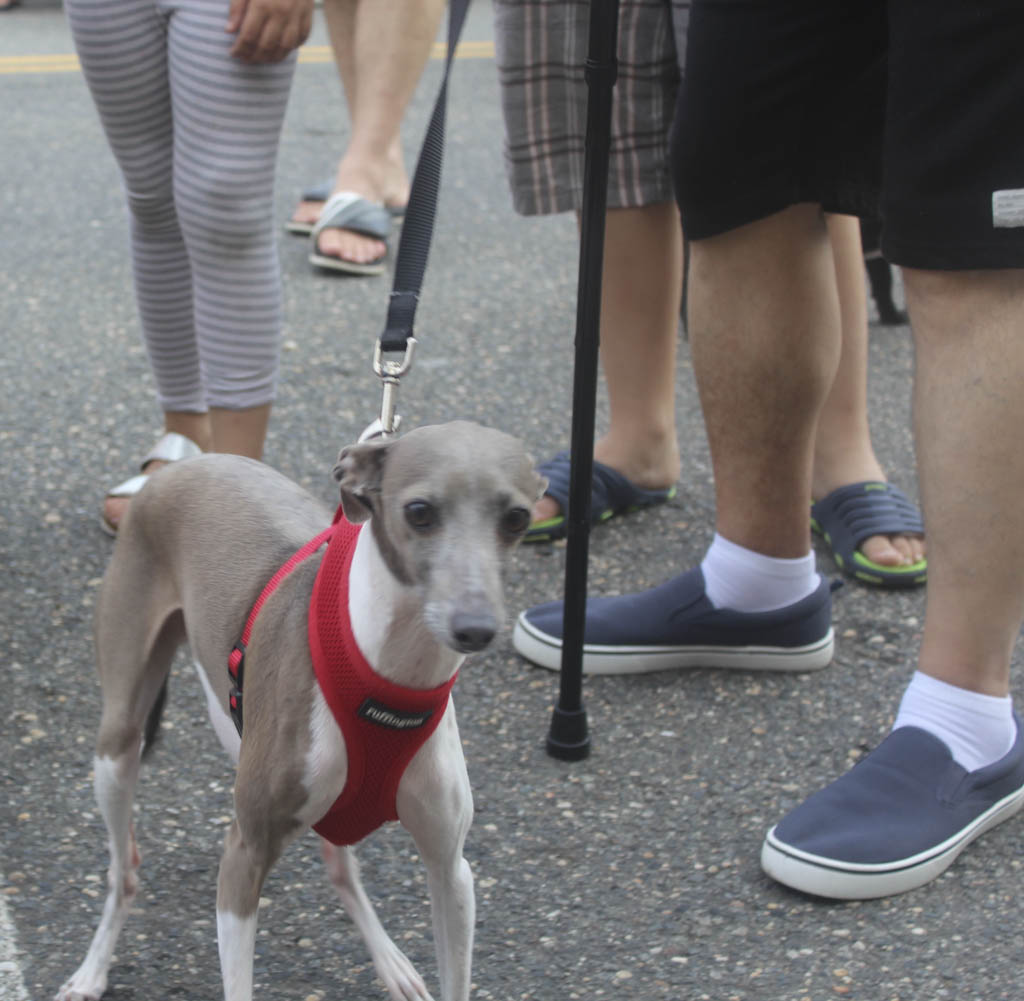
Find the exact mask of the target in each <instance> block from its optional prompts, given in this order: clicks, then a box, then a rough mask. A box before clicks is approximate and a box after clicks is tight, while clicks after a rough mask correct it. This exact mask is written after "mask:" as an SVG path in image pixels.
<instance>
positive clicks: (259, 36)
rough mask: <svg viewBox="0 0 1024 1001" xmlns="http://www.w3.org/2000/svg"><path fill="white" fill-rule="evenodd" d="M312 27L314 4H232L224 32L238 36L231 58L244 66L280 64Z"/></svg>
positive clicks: (290, 0)
mask: <svg viewBox="0 0 1024 1001" xmlns="http://www.w3.org/2000/svg"><path fill="white" fill-rule="evenodd" d="M312 25H313V0H231V7H230V8H229V10H228V22H227V24H226V25H225V27H224V30H225V31H227V32H229V33H230V34H233V35H237V36H238V37H237V38H236V39H235V44H234V46H232V49H231V54H232V55H233V56H234V57H235V58H236V59H241V60H242V62H245V63H277V62H280V61H281V60H282V59H284V58H285V56H287V55H288V53H289V52H292V51H293V50H294V49H297V48H298V47H299V46H300V45H301V44H302V43H303V42H304V41H305V40H306V39H307V38H308V37H309V31H310V28H311V27H312Z"/></svg>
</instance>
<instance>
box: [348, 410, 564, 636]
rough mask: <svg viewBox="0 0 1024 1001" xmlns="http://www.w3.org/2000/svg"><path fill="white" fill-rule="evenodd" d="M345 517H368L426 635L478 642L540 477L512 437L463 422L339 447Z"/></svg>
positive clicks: (491, 618)
mask: <svg viewBox="0 0 1024 1001" xmlns="http://www.w3.org/2000/svg"><path fill="white" fill-rule="evenodd" d="M334 477H335V479H336V480H337V481H338V485H339V486H340V488H341V505H342V509H343V511H344V513H345V517H346V518H348V520H349V521H351V522H354V523H356V522H361V521H366V520H367V519H368V518H369V519H372V520H371V524H370V528H371V530H372V532H373V535H374V538H375V540H376V542H377V546H378V548H379V549H380V552H381V554H382V556H383V558H384V561H385V563H386V564H387V566H388V568H389V570H390V571H391V573H392V574H393V575H394V577H395V578H396V580H398V581H399V582H401V583H402V584H404V585H405V586H406V587H410V588H413V589H415V590H416V591H417V593H418V596H419V599H420V604H421V607H422V609H423V618H424V622H425V623H426V625H427V627H428V628H429V629H430V631H431V633H432V634H433V635H434V636H435V638H436V639H437V640H438V641H439V642H441V643H444V644H445V645H447V646H449V647H451V648H452V649H454V650H456V651H458V652H460V653H472V652H475V651H478V650H482V649H484V648H485V647H486V646H487V645H488V644H489V643H490V642H491V640H492V639H493V638H494V635H495V633H496V632H497V630H498V628H499V626H500V624H501V622H502V620H503V618H504V600H503V595H502V571H503V569H504V566H505V562H506V560H507V558H508V555H509V553H510V552H511V551H512V549H513V548H514V547H515V546H516V545H517V544H518V543H519V541H520V540H521V539H522V537H523V535H524V534H525V532H526V529H527V528H528V527H529V524H530V512H531V509H532V507H533V504H534V502H535V501H536V500H537V498H538V497H540V495H541V494H542V493H543V491H544V488H545V486H546V482H545V481H544V479H543V477H541V476H539V475H538V474H537V472H536V471H535V469H534V464H533V461H532V460H531V459H530V457H529V456H528V455H527V454H526V451H525V450H524V448H523V446H522V445H521V444H520V442H519V441H518V440H517V439H515V438H513V437H512V436H511V435H507V434H504V433H503V432H501V431H495V430H492V429H490V428H485V427H481V426H480V425H478V424H472V423H469V422H466V421H457V422H454V423H451V424H442V425H436V426H431V427H422V428H416V429H415V430H413V431H410V432H409V433H408V434H405V435H403V436H402V437H400V438H394V439H386V440H378V441H369V442H365V443H363V444H359V445H351V446H349V447H347V448H344V449H342V451H341V454H340V455H339V456H338V462H337V465H336V466H335V467H334Z"/></svg>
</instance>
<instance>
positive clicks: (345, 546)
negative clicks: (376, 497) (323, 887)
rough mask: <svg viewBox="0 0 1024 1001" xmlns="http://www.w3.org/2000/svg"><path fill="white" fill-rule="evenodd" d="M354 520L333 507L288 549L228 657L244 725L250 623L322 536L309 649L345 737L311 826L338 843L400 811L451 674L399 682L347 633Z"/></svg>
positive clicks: (236, 712)
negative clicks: (398, 801)
mask: <svg viewBox="0 0 1024 1001" xmlns="http://www.w3.org/2000/svg"><path fill="white" fill-rule="evenodd" d="M359 532H360V528H359V527H357V526H355V525H353V524H351V523H350V522H348V521H346V520H345V518H344V517H343V516H342V514H341V511H340V509H339V511H338V513H337V514H336V515H335V518H334V524H333V525H331V527H330V528H329V529H327V530H326V531H324V532H321V534H320V535H318V536H317V537H316V538H315V539H312V540H310V541H309V542H308V543H306V545H305V546H303V547H302V549H300V550H299V551H298V552H297V553H296V554H295V555H294V556H292V557H291V559H289V560H288V561H287V562H286V563H285V564H284V565H283V566H282V567H281V568H280V570H278V571H277V573H276V574H274V576H273V577H272V578H271V579H270V581H269V583H268V584H267V586H266V587H265V588H264V589H263V592H262V593H261V594H260V596H259V598H258V599H257V600H256V603H255V604H254V605H253V607H252V611H251V612H250V613H249V618H248V620H247V621H246V623H245V629H244V630H243V632H242V638H241V640H240V641H239V642H238V644H236V646H235V648H234V650H232V652H231V656H230V657H229V658H228V674H229V675H230V677H231V681H232V689H231V694H230V698H229V705H230V709H231V716H232V718H233V719H234V721H235V726H236V727H237V728H238V732H239V734H241V732H242V681H243V676H244V665H245V648H246V644H248V642H249V636H250V634H251V633H252V627H253V624H254V623H255V621H256V617H257V616H258V615H259V612H260V609H261V608H262V607H263V605H264V604H265V602H266V600H267V598H268V597H269V596H270V595H271V594H272V593H273V592H274V590H275V589H276V588H277V586H278V584H280V583H281V581H282V580H284V578H285V577H287V576H288V574H289V573H291V572H292V570H294V569H295V567H297V566H298V565H299V564H300V563H301V562H302V561H303V560H305V559H307V558H308V557H309V556H311V555H312V554H313V553H315V552H316V551H317V550H318V549H320V548H321V547H322V546H323V545H324V543H327V552H326V553H325V554H324V558H323V560H322V562H321V563H320V569H319V570H318V571H317V575H316V582H315V583H314V585H313V594H312V597H311V598H310V603H309V617H308V618H309V625H308V630H309V649H310V654H311V655H312V659H313V669H314V671H315V672H316V678H317V681H318V682H319V684H320V690H321V691H322V692H323V696H324V700H325V701H326V702H327V705H328V706H329V707H330V710H331V712H332V714H333V715H334V718H335V720H336V721H337V723H338V726H339V727H340V728H341V732H342V734H343V736H344V738H345V751H346V753H347V755H348V775H347V777H346V780H345V788H344V789H342V791H341V795H340V796H339V797H338V798H337V800H335V802H334V805H333V806H332V807H331V809H330V810H329V811H328V812H327V814H326V815H325V816H324V817H323V818H322V819H321V820H320V821H319V822H318V823H316V824H314V825H313V829H314V830H315V831H316V832H317V834H319V835H321V836H322V837H324V838H326V839H327V840H328V841H330V842H332V843H333V844H336V845H352V844H355V843H356V842H357V841H360V840H362V839H363V838H365V837H366V835H367V834H369V833H371V832H372V831H375V830H376V829H377V828H378V827H380V826H381V824H383V823H385V822H386V821H389V820H397V819H398V811H397V810H396V808H395V798H396V795H397V793H398V783H399V782H400V781H401V778H402V775H403V774H404V772H405V769H406V767H407V766H408V764H409V762H410V761H411V760H412V758H413V756H414V755H415V754H416V752H417V751H418V750H419V749H420V748H421V747H422V746H423V744H424V743H425V742H426V740H427V738H428V737H429V736H430V735H431V734H432V733H433V732H434V730H435V729H437V725H438V724H439V723H440V722H441V719H442V717H443V716H444V711H445V709H446V707H447V705H448V696H449V694H450V692H451V689H452V685H454V684H455V677H454V676H453V677H452V678H451V680H449V681H447V682H446V683H445V684H443V685H440V686H439V687H437V688H431V689H426V690H424V689H419V688H404V687H402V686H401V685H396V684H394V683H393V682H391V681H388V680H387V679H386V678H382V677H381V676H380V675H379V674H377V673H376V672H375V671H374V670H373V668H372V667H371V666H370V665H369V663H367V661H366V658H365V657H364V656H363V654H362V652H361V651H360V649H359V647H358V645H357V644H356V640H355V636H354V635H353V634H352V624H351V622H350V621H349V615H348V579H349V570H350V568H351V565H352V555H353V553H354V552H355V543H356V539H357V538H358V537H359Z"/></svg>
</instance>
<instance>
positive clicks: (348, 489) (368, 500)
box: [331, 441, 391, 525]
mask: <svg viewBox="0 0 1024 1001" xmlns="http://www.w3.org/2000/svg"><path fill="white" fill-rule="evenodd" d="M390 444H391V443H390V442H388V441H368V442H363V443H362V444H359V445H347V446H346V447H345V448H343V449H342V450H341V452H340V454H339V455H338V461H337V463H336V464H335V466H334V469H333V470H332V471H331V475H332V476H333V477H334V479H335V480H336V481H337V483H338V486H339V487H340V489H341V509H342V511H344V513H345V517H346V518H348V520H349V521H350V522H352V524H353V525H357V524H359V522H361V521H366V520H367V518H369V517H370V516H371V515H372V514H373V513H374V512H375V511H376V510H377V507H378V502H379V500H380V485H381V479H382V478H383V476H384V465H385V462H386V461H387V454H388V449H389V446H390Z"/></svg>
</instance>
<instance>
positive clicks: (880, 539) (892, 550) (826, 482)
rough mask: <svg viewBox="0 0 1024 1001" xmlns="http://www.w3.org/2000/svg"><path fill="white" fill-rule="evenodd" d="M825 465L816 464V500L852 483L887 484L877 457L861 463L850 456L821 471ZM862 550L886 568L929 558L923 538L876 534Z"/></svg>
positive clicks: (906, 564) (921, 536)
mask: <svg viewBox="0 0 1024 1001" xmlns="http://www.w3.org/2000/svg"><path fill="white" fill-rule="evenodd" d="M819 465H823V463H820V462H816V465H815V470H814V478H813V484H812V494H811V496H812V497H813V499H814V500H815V501H819V500H821V499H822V498H823V497H827V496H828V495H829V494H830V493H831V492H832V491H833V490H837V489H838V488H839V487H842V486H846V485H847V484H849V483H860V482H863V481H867V480H872V481H876V482H879V483H885V482H886V476H885V473H884V472H883V471H882V467H881V466H880V465H879V464H878V462H877V460H876V459H875V458H874V456H873V455H872V456H870V457H866V456H865V457H862V458H861V459H860V460H859V461H853V459H852V458H851V457H850V456H849V455H847V456H845V457H844V460H843V461H840V462H838V463H835V464H831V463H830V464H829V465H830V466H831V468H830V469H829V470H827V471H826V470H819V468H818V466H819ZM859 548H860V551H861V552H862V553H863V554H864V556H865V557H867V559H869V560H871V562H872V563H877V564H878V565H879V566H883V567H904V566H913V565H914V564H915V563H920V562H921V561H922V560H923V559H924V558H925V557H926V556H927V546H926V544H925V539H924V536H923V535H916V534H914V535H872V536H871V537H870V538H868V539H865V540H864V542H862V543H861V545H860V547H859Z"/></svg>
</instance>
